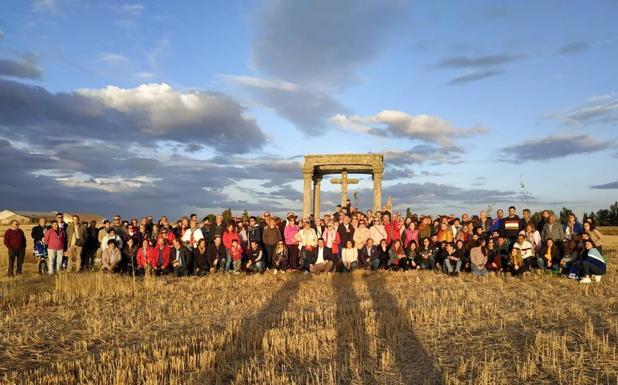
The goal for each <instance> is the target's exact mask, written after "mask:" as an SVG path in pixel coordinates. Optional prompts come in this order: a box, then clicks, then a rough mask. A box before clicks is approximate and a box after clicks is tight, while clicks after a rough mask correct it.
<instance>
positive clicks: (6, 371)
mask: <svg viewBox="0 0 618 385" xmlns="http://www.w3.org/2000/svg"><path fill="white" fill-rule="evenodd" d="M610 249H611V251H609V250H610ZM605 250H606V253H605V254H606V255H607V256H608V257H609V258H608V259H609V271H608V274H607V275H606V276H605V277H604V278H603V282H602V283H601V284H594V285H582V284H579V283H577V282H574V281H571V280H568V279H565V278H558V277H554V276H551V275H545V274H531V275H529V276H527V277H525V278H523V279H513V278H510V277H501V276H490V277H487V278H485V279H477V278H474V277H472V276H470V275H467V274H465V275H460V276H459V277H457V278H450V277H447V276H445V275H442V274H435V273H431V272H410V273H407V274H403V273H389V272H378V273H367V272H355V273H353V274H325V275H320V276H311V275H303V274H284V275H281V274H279V275H273V274H264V275H250V276H244V275H241V276H228V275H214V276H210V277H205V278H185V279H176V278H171V277H152V278H150V277H147V278H142V279H137V280H136V281H133V279H132V278H131V277H120V276H110V275H104V274H101V273H83V274H75V273H71V274H63V275H59V276H55V277H47V276H45V277H42V276H39V275H37V274H36V273H34V272H32V270H33V269H34V265H28V269H27V270H28V273H27V274H26V275H25V276H24V277H20V278H18V279H7V278H5V277H4V276H3V277H2V278H0V295H1V296H0V383H3V384H46V385H47V384H117V385H120V384H453V385H454V384H523V383H533V384H616V383H618V356H617V352H616V346H617V342H618V317H617V314H618V308H617V300H616V298H617V294H618V288H617V285H616V283H617V277H618V273H617V270H616V269H615V268H614V261H615V260H616V250H618V236H611V237H606V241H605ZM0 268H1V269H2V270H3V271H4V270H5V269H6V258H5V257H4V258H2V262H1V263H0Z"/></svg>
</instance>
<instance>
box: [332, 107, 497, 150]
mask: <svg viewBox="0 0 618 385" xmlns="http://www.w3.org/2000/svg"><path fill="white" fill-rule="evenodd" d="M332 122H333V123H334V124H336V125H338V126H340V127H344V128H348V129H352V130H355V131H359V132H366V133H370V134H374V135H388V136H394V137H403V138H408V139H416V140H420V141H423V142H428V143H438V144H440V145H442V146H445V147H451V146H453V139H454V138H461V137H469V136H472V135H476V134H480V133H484V132H486V131H487V129H485V128H483V127H472V128H456V127H454V126H453V125H452V124H451V123H449V122H448V121H446V120H444V119H442V118H440V117H437V116H431V115H425V114H420V115H410V114H407V113H405V112H402V111H397V110H384V111H381V112H379V113H377V114H375V115H370V116H359V115H351V116H346V115H343V114H338V115H336V116H335V117H333V118H332Z"/></svg>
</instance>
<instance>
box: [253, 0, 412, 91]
mask: <svg viewBox="0 0 618 385" xmlns="http://www.w3.org/2000/svg"><path fill="white" fill-rule="evenodd" d="M402 7H403V2H401V1H399V0H368V1H363V2H358V1H353V0H335V1H332V0H330V1H329V0H319V1H293V0H269V1H267V2H266V3H265V4H264V5H263V6H262V7H261V8H260V10H259V12H258V15H257V17H256V31H255V38H254V41H253V46H252V63H253V65H254V67H255V68H257V69H258V70H259V71H260V72H262V73H264V74H266V75H268V76H271V77H275V78H278V79H284V80H288V81H293V82H302V83H306V84H313V85H316V84H317V85H320V86H326V87H328V88H330V87H331V86H333V85H335V86H342V85H345V84H346V83H348V82H350V81H351V80H355V76H356V72H357V70H358V68H359V66H360V65H362V64H364V63H366V62H368V61H369V60H371V59H372V58H374V57H375V56H376V54H377V53H378V51H379V49H380V48H381V47H382V45H383V43H384V38H385V37H386V33H387V31H388V30H389V27H390V26H392V25H393V24H394V22H395V20H397V19H398V15H400V14H401V10H402Z"/></svg>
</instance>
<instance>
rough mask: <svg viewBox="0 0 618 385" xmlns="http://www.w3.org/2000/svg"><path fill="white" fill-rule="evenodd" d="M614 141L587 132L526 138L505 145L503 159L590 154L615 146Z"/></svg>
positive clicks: (536, 158)
mask: <svg viewBox="0 0 618 385" xmlns="http://www.w3.org/2000/svg"><path fill="white" fill-rule="evenodd" d="M615 145H616V143H614V142H613V141H600V140H597V139H595V138H593V137H591V136H590V135H585V134H570V133H566V134H556V135H550V136H547V137H544V138H536V139H530V140H526V141H525V142H522V143H520V144H516V145H513V146H507V147H504V148H503V149H502V150H501V151H500V154H501V160H502V161H505V162H514V163H516V162H522V161H528V160H547V159H555V158H563V157H566V156H569V155H574V154H588V153H595V152H599V151H603V150H606V149H608V148H613V147H614V146H615Z"/></svg>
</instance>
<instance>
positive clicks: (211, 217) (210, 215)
mask: <svg viewBox="0 0 618 385" xmlns="http://www.w3.org/2000/svg"><path fill="white" fill-rule="evenodd" d="M206 216H207V217H208V219H210V223H214V221H215V219H216V218H217V216H216V215H215V214H208V215H206Z"/></svg>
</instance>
